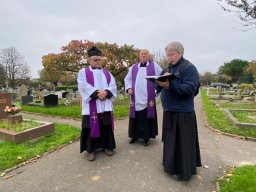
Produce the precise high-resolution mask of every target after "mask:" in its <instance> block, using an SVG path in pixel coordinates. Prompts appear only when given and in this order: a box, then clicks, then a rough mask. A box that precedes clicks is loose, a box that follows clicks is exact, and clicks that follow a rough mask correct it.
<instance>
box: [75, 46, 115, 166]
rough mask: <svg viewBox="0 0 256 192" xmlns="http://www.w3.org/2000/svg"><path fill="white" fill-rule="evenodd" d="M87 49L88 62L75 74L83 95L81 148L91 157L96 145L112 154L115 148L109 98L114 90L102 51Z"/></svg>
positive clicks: (92, 157)
mask: <svg viewBox="0 0 256 192" xmlns="http://www.w3.org/2000/svg"><path fill="white" fill-rule="evenodd" d="M87 53H88V62H89V64H90V66H89V67H86V68H83V69H81V70H80V71H79V72H78V77H77V82H78V91H79V93H80V95H81V98H82V130H81V138H80V152H81V153H82V152H84V151H87V154H86V156H87V159H88V160H89V161H93V160H95V157H96V156H95V152H96V151H97V150H98V149H102V150H104V152H105V153H106V155H108V156H112V155H113V150H114V149H115V148H116V144H115V137H114V133H113V128H114V121H113V103H112V101H113V99H115V98H116V94H117V93H116V92H117V90H116V82H115V79H114V77H113V76H112V74H111V73H110V72H109V71H107V70H106V69H105V68H103V67H102V55H101V51H100V50H98V49H97V48H96V47H92V48H91V49H89V50H88V52H87Z"/></svg>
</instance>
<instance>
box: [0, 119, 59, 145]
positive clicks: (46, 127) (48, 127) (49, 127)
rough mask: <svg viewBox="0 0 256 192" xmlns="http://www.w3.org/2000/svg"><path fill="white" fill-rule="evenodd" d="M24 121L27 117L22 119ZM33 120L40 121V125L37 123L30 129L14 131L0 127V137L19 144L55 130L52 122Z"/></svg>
mask: <svg viewBox="0 0 256 192" xmlns="http://www.w3.org/2000/svg"><path fill="white" fill-rule="evenodd" d="M24 121H28V119H24ZM33 121H35V122H38V123H41V124H42V125H39V126H38V127H34V128H31V129H27V130H25V131H22V132H15V131H10V130H6V129H1V128H0V139H3V140H5V141H10V142H13V143H16V144H19V143H22V142H24V141H27V140H29V139H34V138H37V137H40V136H43V135H46V134H48V133H52V132H54V130H55V129H54V124H53V123H51V122H46V121H38V120H33Z"/></svg>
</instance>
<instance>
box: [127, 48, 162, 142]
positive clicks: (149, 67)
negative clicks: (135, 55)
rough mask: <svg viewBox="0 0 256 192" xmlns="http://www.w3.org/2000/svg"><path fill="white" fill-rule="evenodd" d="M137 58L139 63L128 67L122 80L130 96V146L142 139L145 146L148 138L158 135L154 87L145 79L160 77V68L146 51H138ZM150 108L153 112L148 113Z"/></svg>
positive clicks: (148, 140)
mask: <svg viewBox="0 0 256 192" xmlns="http://www.w3.org/2000/svg"><path fill="white" fill-rule="evenodd" d="M139 58H140V62H139V63H136V64H133V65H132V66H131V67H130V69H129V72H128V74H127V75H126V77H125V79H124V81H125V90H126V92H127V93H128V94H129V95H130V119H129V137H130V138H131V140H130V143H131V144H132V143H134V142H136V141H137V140H138V139H143V140H144V145H145V146H147V145H149V144H150V138H155V137H156V135H158V125H157V115H156V101H155V96H156V95H155V85H154V83H152V82H150V81H148V80H146V79H145V77H146V76H149V75H156V76H158V75H160V73H161V72H162V68H161V67H160V66H159V65H158V64H157V63H155V62H153V61H151V60H150V54H149V51H148V50H147V49H142V50H141V51H140V54H139ZM151 108H152V110H153V111H150V110H151ZM152 114H153V115H152Z"/></svg>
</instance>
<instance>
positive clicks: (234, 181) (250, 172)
mask: <svg viewBox="0 0 256 192" xmlns="http://www.w3.org/2000/svg"><path fill="white" fill-rule="evenodd" d="M218 184H219V188H220V190H219V191H220V192H235V191H237V192H238V191H239V192H255V191H256V186H255V184H256V166H255V165H244V166H241V167H237V168H235V169H233V170H231V171H230V172H229V173H228V174H226V175H225V176H224V177H223V178H221V179H219V180H218Z"/></svg>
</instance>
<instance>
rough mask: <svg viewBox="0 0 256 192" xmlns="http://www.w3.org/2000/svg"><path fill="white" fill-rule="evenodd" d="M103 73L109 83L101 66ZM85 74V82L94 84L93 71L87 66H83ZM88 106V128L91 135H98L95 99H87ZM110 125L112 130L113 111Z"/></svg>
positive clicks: (108, 74)
mask: <svg viewBox="0 0 256 192" xmlns="http://www.w3.org/2000/svg"><path fill="white" fill-rule="evenodd" d="M103 73H104V75H105V77H106V79H107V83H108V85H109V83H110V80H111V77H110V73H109V71H108V70H106V69H104V68H103ZM85 75H86V80H87V82H88V83H89V84H90V85H91V86H94V76H93V72H92V71H91V70H90V69H89V67H86V68H85ZM89 107H90V128H91V137H94V138H95V137H100V130H99V121H98V112H97V105H96V99H91V100H90V101H89ZM111 126H112V130H114V118H113V112H111Z"/></svg>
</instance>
